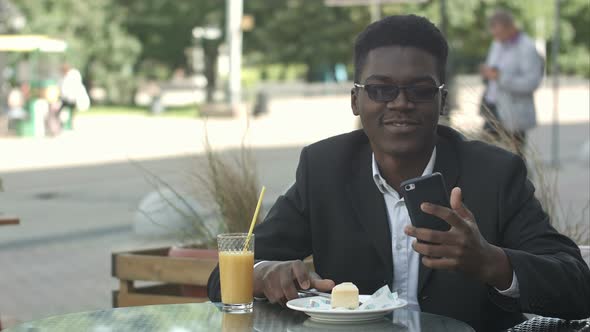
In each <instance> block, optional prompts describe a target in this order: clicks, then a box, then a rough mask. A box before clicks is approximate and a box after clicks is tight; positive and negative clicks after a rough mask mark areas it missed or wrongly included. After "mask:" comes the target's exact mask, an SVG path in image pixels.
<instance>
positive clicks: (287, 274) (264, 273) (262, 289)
mask: <svg viewBox="0 0 590 332" xmlns="http://www.w3.org/2000/svg"><path fill="white" fill-rule="evenodd" d="M333 287H334V281H332V280H330V279H322V278H320V276H319V275H318V274H317V273H315V272H310V271H308V270H307V267H305V264H304V263H303V262H302V261H300V260H293V261H285V262H282V261H268V262H263V263H260V264H259V265H258V266H256V268H255V269H254V296H256V297H266V298H267V299H268V300H269V301H270V302H271V303H279V304H281V305H285V303H287V301H289V300H292V299H295V298H297V297H298V294H297V290H298V289H309V288H315V289H317V290H319V291H321V292H327V291H330V290H332V288H333Z"/></svg>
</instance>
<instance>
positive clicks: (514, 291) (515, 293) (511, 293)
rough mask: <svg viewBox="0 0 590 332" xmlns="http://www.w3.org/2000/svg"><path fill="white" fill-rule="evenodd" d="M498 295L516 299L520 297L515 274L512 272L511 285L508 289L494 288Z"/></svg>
mask: <svg viewBox="0 0 590 332" xmlns="http://www.w3.org/2000/svg"><path fill="white" fill-rule="evenodd" d="M494 288H495V289H496V290H497V291H498V293H500V294H501V295H504V296H508V297H512V298H517V297H520V289H519V288H518V279H517V278H516V272H514V271H512V284H511V285H510V287H508V289H505V290H499V289H498V288H496V287H494Z"/></svg>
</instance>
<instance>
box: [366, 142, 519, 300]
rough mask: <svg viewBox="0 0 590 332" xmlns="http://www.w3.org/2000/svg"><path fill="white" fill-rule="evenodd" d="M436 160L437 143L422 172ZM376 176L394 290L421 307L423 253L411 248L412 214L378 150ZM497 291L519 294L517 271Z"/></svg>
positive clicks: (509, 294) (374, 176)
mask: <svg viewBox="0 0 590 332" xmlns="http://www.w3.org/2000/svg"><path fill="white" fill-rule="evenodd" d="M435 160H436V147H435V148H434V150H433V151H432V155H431V156H430V160H429V161H428V164H427V165H426V168H425V169H424V171H423V172H422V176H424V175H430V174H432V171H433V170H434V161H435ZM372 168H373V179H374V180H375V185H376V186H377V188H378V189H379V191H380V192H381V193H382V194H383V198H384V200H385V207H386V208H387V218H388V221H389V229H390V230H391V249H392V257H393V289H392V291H393V292H397V294H398V296H399V297H401V298H402V299H406V300H407V301H408V307H409V308H410V309H413V310H420V304H419V303H418V271H419V266H420V254H418V253H417V252H416V251H414V248H412V241H413V240H414V238H413V237H410V236H407V235H406V233H404V228H405V227H406V225H410V224H411V220H410V216H409V214H408V209H407V208H406V204H405V201H404V198H403V197H401V196H400V194H399V193H398V192H397V191H395V189H393V188H392V187H391V186H390V185H389V184H388V183H387V181H385V179H384V178H383V177H382V176H381V172H380V171H379V167H378V165H377V161H376V160H375V154H373V155H372ZM497 290H498V292H499V293H500V294H502V295H505V296H510V297H518V296H519V289H518V280H517V279H516V274H515V273H514V272H513V274H512V284H511V285H510V288H508V289H507V290H504V291H501V290H499V289H497Z"/></svg>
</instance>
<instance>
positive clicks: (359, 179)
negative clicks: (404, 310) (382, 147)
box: [346, 143, 393, 280]
mask: <svg viewBox="0 0 590 332" xmlns="http://www.w3.org/2000/svg"><path fill="white" fill-rule="evenodd" d="M352 167H353V169H352V170H353V171H352V178H351V181H350V182H349V183H348V185H347V186H346V190H347V195H348V198H349V200H350V203H351V205H352V207H353V210H354V212H355V215H356V219H357V220H358V221H359V222H360V224H361V225H362V227H363V228H364V230H365V232H366V233H367V234H368V235H369V236H370V238H371V240H372V243H373V245H374V246H375V249H376V250H377V253H378V255H379V257H380V258H381V260H382V261H383V264H384V266H385V267H386V268H385V271H387V272H388V273H390V274H392V273H393V258H392V253H391V232H390V229H389V222H388V220H387V209H386V207H385V201H384V199H383V194H382V193H381V192H380V191H379V190H378V189H377V186H376V185H375V182H374V180H373V172H372V168H371V148H370V146H369V144H368V143H367V144H366V145H364V146H363V148H362V150H361V151H360V153H359V154H358V157H357V158H356V160H354V162H353V164H352ZM389 279H391V280H392V279H393V278H389Z"/></svg>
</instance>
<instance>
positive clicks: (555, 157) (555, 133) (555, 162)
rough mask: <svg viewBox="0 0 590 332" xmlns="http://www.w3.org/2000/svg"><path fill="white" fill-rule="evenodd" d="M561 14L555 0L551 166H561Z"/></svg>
mask: <svg viewBox="0 0 590 332" xmlns="http://www.w3.org/2000/svg"><path fill="white" fill-rule="evenodd" d="M559 16H560V0H555V29H554V31H553V43H552V44H553V45H552V46H553V47H552V50H551V53H552V55H553V56H552V59H551V75H552V76H553V119H552V124H551V129H552V130H551V166H553V167H555V168H557V167H559V105H558V104H559V63H558V62H557V56H558V54H559V38H560V36H559V34H560V31H559Z"/></svg>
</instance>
